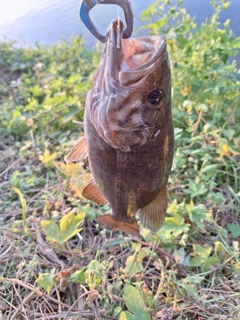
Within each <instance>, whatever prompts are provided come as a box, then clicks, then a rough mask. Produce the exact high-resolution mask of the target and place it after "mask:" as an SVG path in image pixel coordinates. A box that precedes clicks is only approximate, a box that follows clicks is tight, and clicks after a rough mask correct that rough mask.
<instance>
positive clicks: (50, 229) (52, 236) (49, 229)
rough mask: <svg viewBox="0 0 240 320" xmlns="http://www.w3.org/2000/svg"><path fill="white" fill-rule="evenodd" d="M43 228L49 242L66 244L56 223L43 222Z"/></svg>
mask: <svg viewBox="0 0 240 320" xmlns="http://www.w3.org/2000/svg"><path fill="white" fill-rule="evenodd" d="M41 226H42V228H43V231H44V233H45V235H46V238H47V240H49V241H50V242H58V243H60V244H63V243H64V240H63V237H62V233H61V231H60V229H59V226H58V225H57V224H56V222H54V221H48V220H42V221H41Z"/></svg>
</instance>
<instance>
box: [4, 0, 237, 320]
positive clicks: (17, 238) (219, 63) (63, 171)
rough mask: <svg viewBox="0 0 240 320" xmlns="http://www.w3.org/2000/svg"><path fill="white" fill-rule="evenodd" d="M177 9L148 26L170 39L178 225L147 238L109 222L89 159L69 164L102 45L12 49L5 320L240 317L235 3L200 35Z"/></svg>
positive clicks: (7, 103)
mask: <svg viewBox="0 0 240 320" xmlns="http://www.w3.org/2000/svg"><path fill="white" fill-rule="evenodd" d="M170 2H171V1H169V0H168V1H167V0H162V1H157V2H156V3H155V4H153V5H151V6H150V7H149V8H148V9H147V10H146V11H144V12H143V17H142V18H143V19H144V20H145V23H146V28H147V29H148V30H150V33H151V34H159V33H160V34H163V35H165V36H166V38H167V40H168V50H169V56H170V60H171V65H172V85H173V119H174V126H175V158H174V163H173V168H172V173H171V178H170V181H169V197H170V200H171V201H170V205H169V208H168V214H167V218H166V221H165V223H164V225H163V227H162V228H161V230H160V231H159V232H158V233H156V234H153V233H150V232H149V230H147V229H144V228H143V227H141V234H142V239H141V240H139V239H135V238H131V237H126V235H123V234H119V233H110V232H108V231H106V230H105V229H103V228H101V226H98V225H97V224H96V222H95V220H94V218H95V217H96V216H97V215H98V214H101V213H102V212H106V211H108V210H109V208H108V207H107V206H104V207H100V206H99V207H97V206H95V205H94V204H93V203H90V202H89V201H87V200H86V199H83V198H82V197H81V189H82V188H83V187H84V186H85V185H86V182H87V181H88V180H89V177H90V176H91V175H90V173H89V168H88V164H87V162H86V163H84V164H80V165H79V164H68V165H66V164H65V163H64V161H63V158H64V155H66V154H67V152H68V151H69V150H70V148H71V147H72V146H73V145H74V143H75V141H76V140H77V139H78V138H79V136H80V135H82V134H83V132H82V129H81V128H79V127H78V126H77V125H76V124H74V123H73V121H72V120H77V121H81V120H82V118H83V111H84V102H85V98H86V94H87V91H88V90H89V89H90V87H91V83H92V80H93V75H94V73H95V72H96V70H97V67H98V62H99V58H100V50H99V49H96V50H95V51H94V52H90V51H87V50H86V49H85V48H84V44H83V41H82V39H78V38H74V39H72V41H71V42H70V43H66V42H61V43H58V44H56V45H55V46H53V47H48V46H40V45H36V47H35V48H26V49H20V48H16V47H15V45H14V43H11V42H1V43H0V101H1V102H0V103H1V113H0V136H1V140H0V213H1V214H0V235H1V237H0V244H1V245H0V261H1V263H0V318H1V319H30V320H31V319H119V320H124V319H127V320H129V319H131V320H147V319H159V320H160V319H162V320H163V319H165V320H167V319H169V320H170V319H181V320H183V319H191V320H193V319H196V320H197V319H198V320H204V319H228V320H229V319H232V320H238V319H240V313H239V310H240V289H239V283H240V257H239V250H240V248H239V240H240V215H239V212H240V197H239V196H240V191H239V190H240V179H239V176H240V173H239V170H240V166H239V163H240V162H239V160H240V148H239V147H240V104H239V97H240V95H239V87H240V72H239V69H238V65H237V61H236V60H235V58H234V57H235V56H236V54H237V53H238V52H239V48H240V39H239V38H238V39H237V38H234V35H233V33H232V31H231V30H230V29H229V21H226V22H225V24H224V26H220V25H219V22H218V17H219V13H220V11H221V10H223V9H226V8H227V6H228V2H226V1H223V0H222V1H220V2H216V1H213V2H212V5H213V7H214V14H213V15H212V17H211V18H209V19H208V20H207V21H206V22H204V23H202V24H201V25H199V26H197V25H196V23H195V22H194V19H193V18H191V17H190V16H189V15H188V14H187V13H186V11H185V10H184V9H183V8H182V6H181V3H180V1H178V5H177V6H175V7H172V6H171V5H170ZM153 15H154V19H152V16H153ZM149 21H154V22H151V23H150V22H149ZM85 217H86V219H85Z"/></svg>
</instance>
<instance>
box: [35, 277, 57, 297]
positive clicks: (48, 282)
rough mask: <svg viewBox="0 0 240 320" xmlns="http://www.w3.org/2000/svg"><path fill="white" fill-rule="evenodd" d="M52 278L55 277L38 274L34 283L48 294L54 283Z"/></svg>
mask: <svg viewBox="0 0 240 320" xmlns="http://www.w3.org/2000/svg"><path fill="white" fill-rule="evenodd" d="M54 278H55V277H53V276H52V275H51V274H49V273H40V274H39V276H38V278H37V280H36V282H37V283H38V284H39V286H40V287H42V288H43V289H44V290H45V291H46V292H47V293H48V294H49V293H50V291H51V289H52V287H53V286H54V284H55V283H56V281H55V280H54Z"/></svg>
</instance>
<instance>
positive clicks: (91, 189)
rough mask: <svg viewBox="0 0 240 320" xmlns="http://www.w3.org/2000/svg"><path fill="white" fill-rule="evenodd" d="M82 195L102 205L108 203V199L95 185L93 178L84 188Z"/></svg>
mask: <svg viewBox="0 0 240 320" xmlns="http://www.w3.org/2000/svg"><path fill="white" fill-rule="evenodd" d="M82 195H83V196H84V198H86V199H88V200H91V201H94V202H96V203H97V204H100V205H102V206H104V205H105V204H107V203H108V201H107V199H105V198H104V196H103V195H102V194H101V192H100V191H99V190H98V188H97V187H96V186H95V184H94V182H93V180H91V181H90V183H89V184H88V185H87V186H86V187H85V188H84V189H83V191H82Z"/></svg>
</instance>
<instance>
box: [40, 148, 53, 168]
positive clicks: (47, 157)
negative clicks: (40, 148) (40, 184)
mask: <svg viewBox="0 0 240 320" xmlns="http://www.w3.org/2000/svg"><path fill="white" fill-rule="evenodd" d="M38 158H39V160H40V161H41V162H42V163H43V164H44V165H45V166H46V167H50V166H52V165H53V161H54V160H55V159H56V158H57V153H52V154H51V153H50V151H49V150H48V149H46V150H45V151H44V154H43V155H40V156H38Z"/></svg>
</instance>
